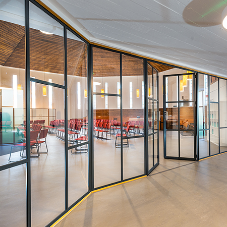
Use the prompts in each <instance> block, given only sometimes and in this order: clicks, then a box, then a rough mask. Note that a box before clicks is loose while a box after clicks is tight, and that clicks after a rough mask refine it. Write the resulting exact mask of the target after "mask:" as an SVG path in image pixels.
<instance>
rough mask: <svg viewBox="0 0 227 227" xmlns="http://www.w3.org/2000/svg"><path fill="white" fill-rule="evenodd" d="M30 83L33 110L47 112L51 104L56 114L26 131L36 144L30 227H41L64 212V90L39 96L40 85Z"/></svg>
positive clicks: (32, 152)
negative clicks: (54, 116) (44, 123)
mask: <svg viewBox="0 0 227 227" xmlns="http://www.w3.org/2000/svg"><path fill="white" fill-rule="evenodd" d="M32 83H33V84H32V85H31V94H32V95H31V96H32V97H33V98H35V104H36V107H37V108H42V109H48V108H49V102H51V103H52V109H55V111H56V118H55V119H54V120H53V121H51V122H50V124H48V125H45V126H43V125H42V124H40V123H37V124H35V123H33V124H32V127H31V132H30V137H31V140H32V141H34V140H36V141H37V142H35V144H34V146H33V147H32V149H31V155H32V156H34V157H36V158H32V159H31V176H32V179H31V180H32V225H34V226H45V225H47V224H48V223H49V222H50V221H52V220H53V219H54V218H55V217H57V216H58V215H59V214H60V213H61V212H63V211H64V209H65V144H64V134H65V130H64V119H65V117H64V90H63V89H60V88H56V87H49V86H47V87H46V90H47V95H46V96H43V86H44V85H42V84H37V83H34V82H32ZM50 88H51V89H50ZM34 93H35V95H34ZM50 97H51V98H50ZM33 101H34V100H33ZM40 117H42V116H40ZM36 132H37V134H36ZM48 132H49V133H48ZM37 135H38V136H37ZM37 145H38V147H37Z"/></svg>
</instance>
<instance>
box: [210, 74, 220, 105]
mask: <svg viewBox="0 0 227 227" xmlns="http://www.w3.org/2000/svg"><path fill="white" fill-rule="evenodd" d="M209 78H210V101H211V102H218V78H217V77H214V76H210V77H209Z"/></svg>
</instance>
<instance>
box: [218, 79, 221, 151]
mask: <svg viewBox="0 0 227 227" xmlns="http://www.w3.org/2000/svg"><path fill="white" fill-rule="evenodd" d="M219 85H220V78H218V143H219V146H218V153H220V152H221V147H220V145H221V144H220V141H221V139H220V86H219Z"/></svg>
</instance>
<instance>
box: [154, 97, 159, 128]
mask: <svg viewBox="0 0 227 227" xmlns="http://www.w3.org/2000/svg"><path fill="white" fill-rule="evenodd" d="M158 123H159V121H158V103H157V102H156V101H154V129H158Z"/></svg>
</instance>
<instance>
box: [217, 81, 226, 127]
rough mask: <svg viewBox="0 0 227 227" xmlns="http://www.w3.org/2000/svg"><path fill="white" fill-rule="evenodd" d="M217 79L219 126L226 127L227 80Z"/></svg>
mask: <svg viewBox="0 0 227 227" xmlns="http://www.w3.org/2000/svg"><path fill="white" fill-rule="evenodd" d="M219 80H220V81H219V92H220V93H219V98H220V100H219V105H220V127H227V115H226V113H227V88H226V85H227V80H223V79H219Z"/></svg>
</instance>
